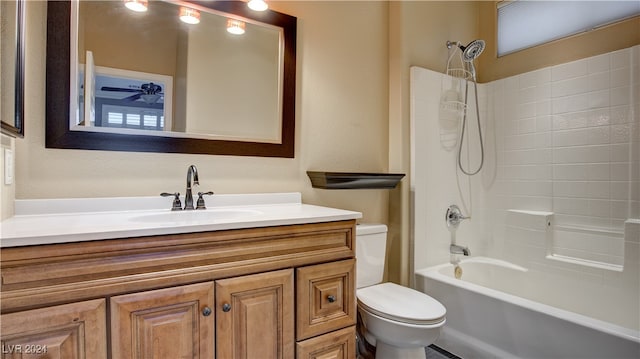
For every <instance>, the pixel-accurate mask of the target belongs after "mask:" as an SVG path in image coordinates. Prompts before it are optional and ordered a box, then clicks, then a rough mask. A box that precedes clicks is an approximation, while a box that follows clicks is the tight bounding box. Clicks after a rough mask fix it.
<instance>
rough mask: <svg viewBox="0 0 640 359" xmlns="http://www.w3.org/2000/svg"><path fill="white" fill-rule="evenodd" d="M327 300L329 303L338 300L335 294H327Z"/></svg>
mask: <svg viewBox="0 0 640 359" xmlns="http://www.w3.org/2000/svg"><path fill="white" fill-rule="evenodd" d="M327 300H328V301H329V303H333V302H335V301H336V297H335V296H334V295H330V296H327Z"/></svg>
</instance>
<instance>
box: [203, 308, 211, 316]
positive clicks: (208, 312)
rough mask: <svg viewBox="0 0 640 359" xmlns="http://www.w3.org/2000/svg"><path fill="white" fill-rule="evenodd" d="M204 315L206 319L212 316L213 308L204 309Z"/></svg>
mask: <svg viewBox="0 0 640 359" xmlns="http://www.w3.org/2000/svg"><path fill="white" fill-rule="evenodd" d="M202 315H204V316H205V317H208V316H210V315H211V308H209V307H204V309H202Z"/></svg>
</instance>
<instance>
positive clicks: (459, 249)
mask: <svg viewBox="0 0 640 359" xmlns="http://www.w3.org/2000/svg"><path fill="white" fill-rule="evenodd" d="M449 252H450V253H451V254H462V255H465V256H468V255H470V254H471V251H470V250H469V248H467V247H463V246H459V245H457V244H452V245H450V246H449Z"/></svg>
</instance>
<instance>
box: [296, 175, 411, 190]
mask: <svg viewBox="0 0 640 359" xmlns="http://www.w3.org/2000/svg"><path fill="white" fill-rule="evenodd" d="M307 175H308V176H309V178H310V179H311V185H312V187H313V188H324V189H392V188H395V187H396V186H397V185H398V182H400V180H401V179H402V177H404V176H405V174H404V173H349V172H317V171H307Z"/></svg>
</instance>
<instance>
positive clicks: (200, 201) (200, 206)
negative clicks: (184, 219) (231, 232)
mask: <svg viewBox="0 0 640 359" xmlns="http://www.w3.org/2000/svg"><path fill="white" fill-rule="evenodd" d="M211 195H213V191H209V192H198V201H197V202H196V209H207V207H206V206H205V205H204V198H203V197H202V196H211Z"/></svg>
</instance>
